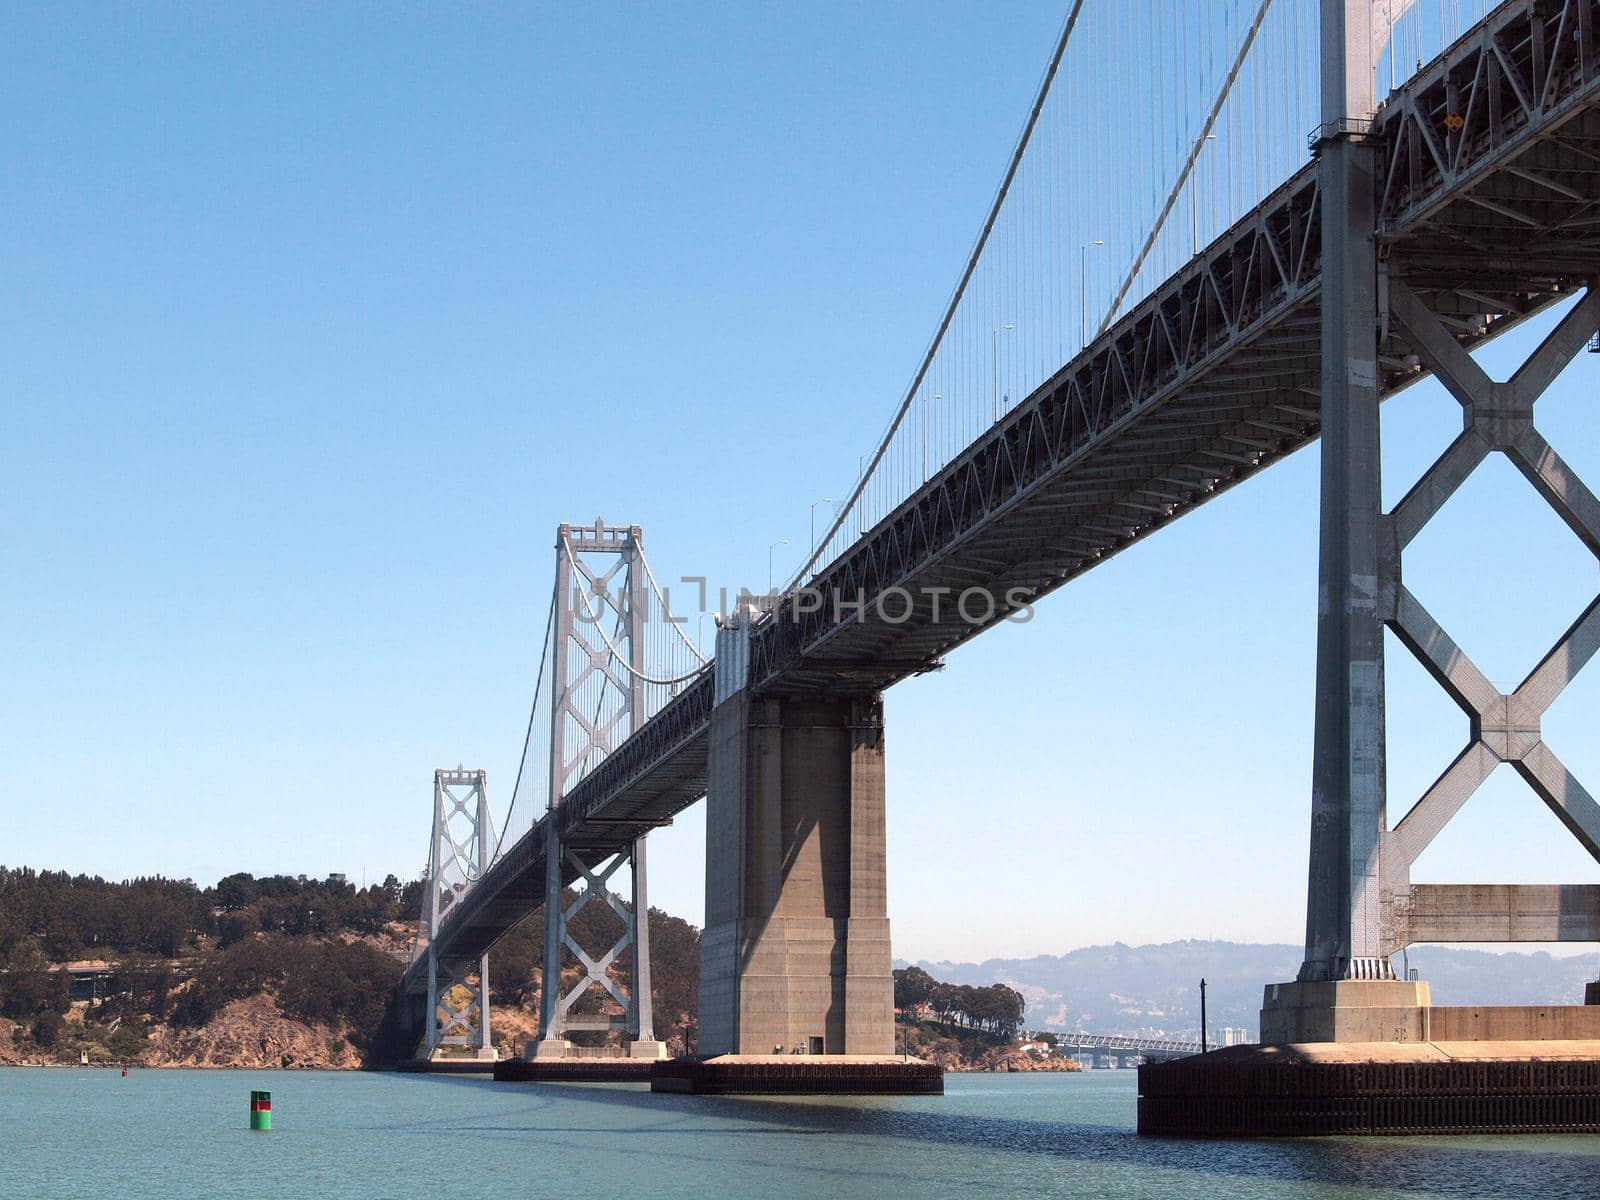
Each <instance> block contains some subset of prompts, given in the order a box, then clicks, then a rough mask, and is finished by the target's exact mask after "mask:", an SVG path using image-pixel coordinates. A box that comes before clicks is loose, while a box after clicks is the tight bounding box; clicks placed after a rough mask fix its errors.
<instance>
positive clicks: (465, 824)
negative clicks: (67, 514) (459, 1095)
mask: <svg viewBox="0 0 1600 1200" xmlns="http://www.w3.org/2000/svg"><path fill="white" fill-rule="evenodd" d="M484 780H485V776H484V773H483V772H482V771H464V770H462V769H461V768H459V767H457V768H456V769H455V770H453V771H448V770H438V771H435V772H434V773H433V833H432V836H431V837H430V838H429V839H428V878H427V888H426V890H425V891H424V892H423V895H422V925H423V933H424V934H425V935H426V937H427V939H428V945H427V948H426V950H424V951H423V953H425V954H426V955H427V956H428V1000H427V1010H426V1012H427V1016H426V1019H425V1021H424V1025H423V1057H424V1058H426V1059H429V1060H434V1059H444V1058H459V1057H471V1058H476V1059H479V1060H488V1061H493V1060H494V1058H495V1056H496V1055H495V1050H494V1047H493V1045H492V1044H491V1043H490V1039H489V956H488V955H487V954H484V955H480V956H479V957H477V958H475V959H455V958H447V957H444V956H441V955H439V954H438V953H436V952H435V950H434V943H435V939H436V936H437V934H438V932H439V925H440V922H441V921H443V919H444V917H445V915H446V914H447V913H448V912H449V910H450V906H451V905H452V904H454V903H456V902H457V901H458V900H460V899H461V898H462V897H463V896H465V895H466V894H467V892H468V891H470V890H471V889H472V887H473V886H474V885H475V884H476V883H477V882H478V880H479V879H481V878H482V877H483V872H484V871H485V870H487V869H488V866H489V860H490V858H491V857H492V855H493V851H492V849H491V847H490V846H489V839H490V838H492V837H493V836H494V833H493V830H492V829H491V827H490V824H489V800H488V796H487V793H486V792H485V788H484Z"/></svg>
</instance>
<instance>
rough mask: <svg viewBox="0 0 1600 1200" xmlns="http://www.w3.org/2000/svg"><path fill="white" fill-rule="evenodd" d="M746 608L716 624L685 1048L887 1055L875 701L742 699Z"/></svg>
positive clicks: (889, 1032) (745, 695) (889, 1034)
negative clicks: (694, 987)
mask: <svg viewBox="0 0 1600 1200" xmlns="http://www.w3.org/2000/svg"><path fill="white" fill-rule="evenodd" d="M753 617H754V614H753V613H750V612H746V613H743V614H739V615H736V616H735V617H733V618H731V619H730V620H729V621H728V622H727V623H725V625H724V626H723V628H721V629H719V630H718V633H717V658H716V673H717V674H716V700H717V703H716V707H715V708H714V709H713V711H712V717H711V741H710V763H709V772H708V793H707V808H706V929H705V934H704V937H703V938H702V941H701V969H700V1038H699V1051H700V1053H701V1054H703V1055H707V1056H715V1055H720V1054H771V1053H773V1052H774V1050H775V1049H776V1050H779V1051H780V1052H781V1053H791V1052H796V1051H798V1052H800V1053H804V1054H817V1053H820V1054H830V1055H832V1054H852V1055H857V1054H859V1055H888V1054H893V1053H894V980H893V975H892V972H891V961H890V952H889V919H888V904H887V889H886V881H885V855H884V759H883V708H882V703H881V701H880V699H879V698H878V697H877V696H861V697H853V696H852V697H837V698H813V697H805V698H799V697H758V696H753V695H751V694H750V692H749V689H748V688H747V687H746V686H745V684H746V679H745V675H746V664H747V662H748V647H749V641H748V638H749V622H750V620H752V619H753Z"/></svg>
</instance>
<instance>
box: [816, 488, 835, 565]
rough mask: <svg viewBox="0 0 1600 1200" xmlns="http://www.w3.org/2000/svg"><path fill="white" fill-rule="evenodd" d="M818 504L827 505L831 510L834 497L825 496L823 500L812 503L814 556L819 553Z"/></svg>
mask: <svg viewBox="0 0 1600 1200" xmlns="http://www.w3.org/2000/svg"><path fill="white" fill-rule="evenodd" d="M818 504H826V505H827V506H828V507H829V508H832V507H833V497H832V496H824V497H823V498H822V499H821V500H816V501H813V502H812V505H811V553H812V554H815V553H816V552H817V505H818Z"/></svg>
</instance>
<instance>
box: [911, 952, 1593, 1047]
mask: <svg viewBox="0 0 1600 1200" xmlns="http://www.w3.org/2000/svg"><path fill="white" fill-rule="evenodd" d="M1301 953H1302V951H1301V948H1300V947H1299V946H1289V945H1256V944H1250V943H1243V942H1221V941H1194V940H1190V941H1182V942H1165V943H1162V944H1160V945H1149V946H1125V945H1123V944H1122V943H1121V942H1118V943H1116V944H1114V945H1110V946H1088V947H1085V948H1084V949H1082V950H1073V951H1071V952H1070V953H1067V954H1041V955H1038V956H1037V957H1034V958H991V959H986V960H985V961H983V962H981V963H953V962H930V961H927V960H919V961H918V962H917V963H916V964H915V965H917V966H920V967H922V968H923V969H924V970H926V971H928V972H929V973H930V974H932V975H935V976H937V977H938V978H940V979H947V980H949V981H950V982H952V983H970V984H974V985H981V984H988V983H992V982H994V981H996V980H998V981H1000V982H1001V983H1005V984H1008V985H1010V986H1011V987H1014V988H1016V989H1017V990H1018V991H1020V992H1021V993H1022V994H1023V995H1024V996H1025V997H1026V998H1027V1001H1028V1011H1027V1015H1026V1018H1025V1020H1026V1023H1027V1025H1028V1027H1029V1028H1035V1029H1055V1030H1078V1029H1081V1030H1087V1031H1091V1032H1096V1033H1130V1034H1147V1035H1152V1036H1153V1035H1170V1036H1190V1037H1198V1036H1199V1030H1200V989H1199V983H1200V979H1201V977H1202V976H1204V977H1205V980H1206V1008H1207V1017H1208V1024H1209V1025H1210V1027H1211V1028H1212V1030H1213V1031H1214V1030H1217V1029H1219V1028H1221V1027H1223V1026H1238V1027H1243V1028H1244V1029H1245V1030H1246V1031H1247V1032H1248V1036H1249V1037H1250V1038H1254V1037H1255V1036H1256V1023H1257V1020H1258V1018H1259V1012H1260V1008H1261V990H1262V986H1263V985H1264V984H1268V983H1275V982H1282V981H1285V980H1290V979H1293V978H1294V976H1295V972H1296V971H1298V970H1299V969H1300V958H1301ZM1409 961H1410V965H1411V966H1413V967H1415V968H1417V971H1418V973H1419V975H1420V976H1421V978H1423V979H1425V980H1426V981H1427V982H1428V984H1429V985H1430V988H1431V990H1432V994H1433V1000H1434V1003H1436V1004H1581V1003H1582V1002H1583V985H1584V984H1585V983H1586V982H1587V981H1589V980H1592V979H1600V955H1597V954H1584V955H1577V956H1573V957H1570V958H1557V957H1554V956H1552V955H1550V954H1547V953H1545V952H1543V951H1540V952H1538V953H1534V954H1521V953H1504V954H1497V953H1493V952H1489V951H1483V950H1455V949H1447V948H1445V947H1442V946H1423V947H1417V948H1414V949H1412V951H1411V952H1410V960H1409ZM896 965H897V966H904V965H908V964H906V963H899V962H897V963H896ZM1399 965H1400V964H1399V963H1398V962H1397V963H1396V966H1397V967H1398V966H1399Z"/></svg>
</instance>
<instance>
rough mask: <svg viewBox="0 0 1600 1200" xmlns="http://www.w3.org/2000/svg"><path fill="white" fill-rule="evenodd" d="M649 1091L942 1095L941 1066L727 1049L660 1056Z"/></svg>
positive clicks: (886, 1060) (813, 1094)
mask: <svg viewBox="0 0 1600 1200" xmlns="http://www.w3.org/2000/svg"><path fill="white" fill-rule="evenodd" d="M650 1090H651V1091H653V1092H691V1093H694V1094H696V1095H702V1096H942V1095H944V1069H943V1068H942V1067H940V1066H938V1065H937V1064H935V1063H930V1062H923V1061H921V1060H920V1059H911V1060H909V1061H902V1060H900V1059H872V1060H867V1061H853V1062H852V1061H850V1058H849V1057H848V1056H844V1055H838V1056H832V1055H830V1056H827V1057H822V1058H805V1057H801V1058H788V1059H786V1058H785V1057H784V1056H779V1055H771V1056H768V1055H727V1056H725V1057H722V1058H712V1059H684V1058H680V1059H673V1060H671V1061H669V1062H658V1063H656V1064H655V1071H654V1073H653V1074H652V1075H651V1077H650Z"/></svg>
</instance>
